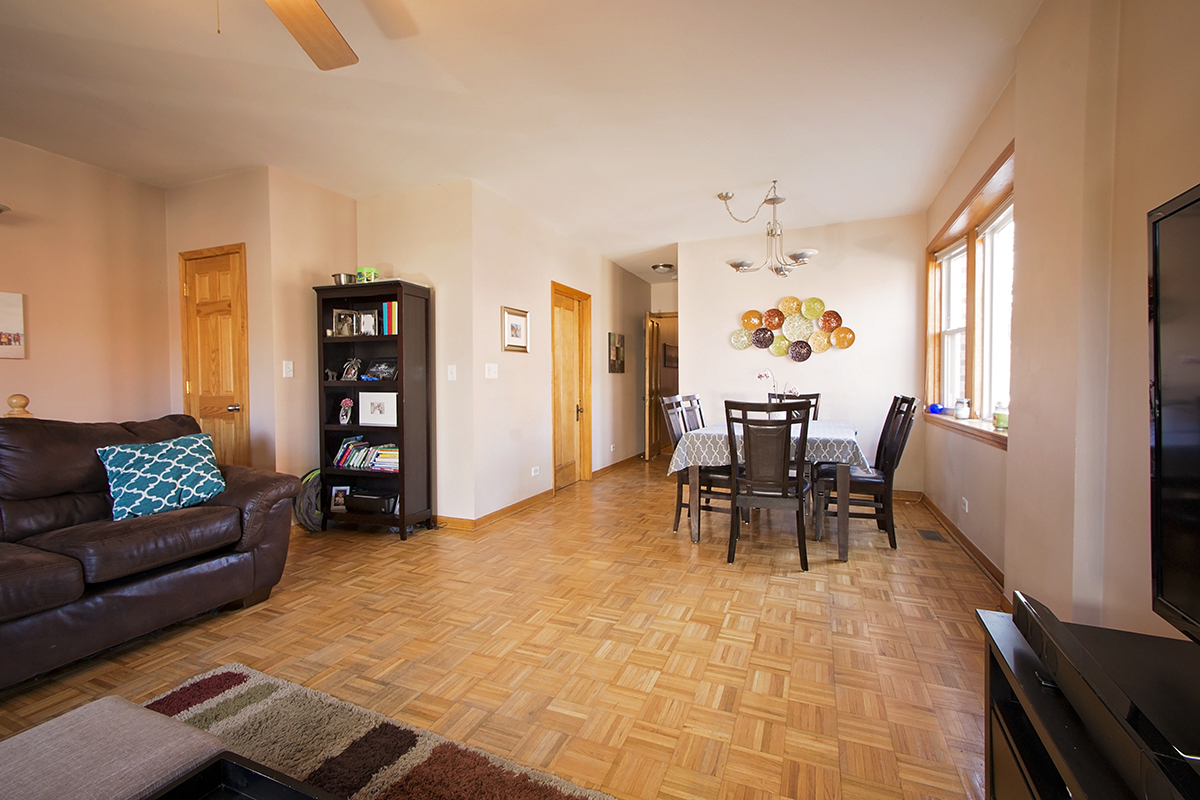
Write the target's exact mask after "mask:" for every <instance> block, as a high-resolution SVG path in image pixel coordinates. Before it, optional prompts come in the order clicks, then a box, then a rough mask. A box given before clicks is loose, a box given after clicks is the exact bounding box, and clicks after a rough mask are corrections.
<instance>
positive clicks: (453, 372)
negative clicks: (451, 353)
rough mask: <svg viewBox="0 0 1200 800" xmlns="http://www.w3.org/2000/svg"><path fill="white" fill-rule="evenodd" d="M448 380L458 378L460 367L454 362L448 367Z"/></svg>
mask: <svg viewBox="0 0 1200 800" xmlns="http://www.w3.org/2000/svg"><path fill="white" fill-rule="evenodd" d="M446 380H448V381H456V380H458V367H456V366H455V365H453V364H450V365H449V366H447V367H446Z"/></svg>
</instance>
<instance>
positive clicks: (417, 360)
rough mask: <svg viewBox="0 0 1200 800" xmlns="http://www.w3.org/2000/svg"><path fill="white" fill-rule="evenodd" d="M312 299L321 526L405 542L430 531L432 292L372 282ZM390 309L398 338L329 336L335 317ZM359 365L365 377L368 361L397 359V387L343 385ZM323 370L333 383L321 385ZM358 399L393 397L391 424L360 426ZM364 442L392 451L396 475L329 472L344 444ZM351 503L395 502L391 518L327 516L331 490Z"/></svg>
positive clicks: (323, 289)
mask: <svg viewBox="0 0 1200 800" xmlns="http://www.w3.org/2000/svg"><path fill="white" fill-rule="evenodd" d="M313 290H314V291H315V292H316V293H317V361H318V374H319V376H320V381H319V384H320V385H319V387H318V390H319V395H320V429H319V433H318V436H319V441H320V447H321V453H320V456H321V487H322V489H321V520H322V522H321V524H322V528H328V526H329V525H330V524H331V523H335V524H338V525H342V524H353V525H360V526H361V525H376V526H386V527H389V528H395V529H398V530H399V532H400V534H401V537H402V538H405V539H407V538H408V532H409V530H411V529H412V527H413V526H415V525H419V524H424V525H425V527H427V528H432V527H433V520H434V510H433V474H432V464H433V425H432V414H433V303H432V297H431V294H430V291H429V289H427V288H425V287H423V286H417V285H416V284H412V283H407V282H405V281H399V280H393V281H375V282H374V283H355V284H349V285H346V286H314V287H313ZM387 302H395V303H396V307H397V312H398V313H397V314H396V321H397V331H398V332H397V333H395V334H384V333H381V334H379V335H376V336H361V335H354V336H334V335H332V331H333V330H334V324H333V313H334V310H335V309H337V310H350V311H358V312H380V313H379V325H380V328H382V325H383V314H382V309H383V305H384V304H385V303H387ZM351 358H358V359H360V360H361V362H362V367H361V371H362V372H365V371H366V370H367V367H368V365H369V364H370V362H371V361H372V360H373V359H379V358H394V359H396V365H397V370H396V380H369V381H364V380H352V381H345V380H341V376H342V374H343V369H344V366H345V364H346V362H347V361H348V360H349V359H351ZM326 370H333V372H334V373H335V375H336V376H337V379H335V380H326ZM363 392H389V393H392V392H394V393H395V394H396V424H395V425H394V426H393V425H363V424H360V423H359V413H360V402H359V401H360V397H361V395H362V393H363ZM346 398H350V399H351V400H353V401H354V410H353V414H352V416H351V419H350V422H349V424H347V425H342V424H339V422H338V414H339V412H340V411H341V402H342V400H344V399H346ZM353 436H362V437H363V440H364V441H366V442H368V443H370V444H371V445H382V444H395V445H396V446H397V448H398V449H399V453H400V469H399V472H384V471H376V470H365V469H341V468H337V467H334V466H333V464H334V458H335V457H336V455H337V452H338V449H339V448H340V447H341V444H342V441H343V440H344V439H346V438H349V437H353ZM337 486H345V487H349V490H350V494H352V495H372V496H376V497H391V496H394V497H395V498H396V504H395V509H396V510H395V512H394V513H365V512H361V511H350V510H347V511H343V512H331V511H330V503H331V500H332V492H333V488H334V487H337Z"/></svg>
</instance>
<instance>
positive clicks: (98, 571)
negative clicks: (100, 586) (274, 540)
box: [21, 506, 242, 583]
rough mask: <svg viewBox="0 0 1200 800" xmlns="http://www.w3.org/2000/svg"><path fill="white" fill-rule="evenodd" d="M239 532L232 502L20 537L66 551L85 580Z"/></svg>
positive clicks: (232, 538) (130, 570)
mask: <svg viewBox="0 0 1200 800" xmlns="http://www.w3.org/2000/svg"><path fill="white" fill-rule="evenodd" d="M241 535H242V521H241V515H240V514H239V513H238V510H237V509H236V508H223V507H220V506H194V507H192V508H181V509H179V510H178V511H168V512H166V513H164V514H154V515H152V516H148V517H134V518H133V519H125V520H121V521H119V522H114V521H111V520H103V521H100V522H89V523H87V524H86V525H76V526H74V527H73V528H63V529H62V530H57V531H49V532H47V533H39V534H37V535H36V536H30V537H27V538H25V539H22V540H21V543H22V544H25V545H28V546H29V547H36V548H39V549H41V550H47V551H49V552H51V553H59V554H60V555H64V556H70V557H71V558H74V559H76V560H78V561H79V563H80V564H82V565H83V579H84V580H85V581H86V582H88V583H102V582H104V581H111V580H115V579H117V578H124V577H125V576H127V575H134V574H137V573H139V572H144V571H146V570H148V569H154V568H155V567H161V566H163V565H165V564H172V563H174V562H176V561H179V560H181V559H184V558H188V557H190V556H198V555H202V554H204V553H208V552H210V551H212V550H216V549H218V548H221V547H224V546H225V545H229V544H233V543H234V542H236V541H237V540H238V539H239V538H241Z"/></svg>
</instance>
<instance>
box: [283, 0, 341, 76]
mask: <svg viewBox="0 0 1200 800" xmlns="http://www.w3.org/2000/svg"><path fill="white" fill-rule="evenodd" d="M266 4H267V5H269V6H270V7H271V10H272V11H274V12H275V16H277V17H279V21H280V22H282V23H283V26H284V27H285V28H287V29H288V32H289V33H291V34H292V36H293V38H295V40H296V41H297V42H298V43H299V44H300V46H301V47H303V48H304V52H306V53H308V57H309V58H311V59H312V60H313V63H314V64H316V65H317V68H318V69H322V70H329V69H338V68H339V67H348V66H350V65H351V64H357V63H358V56H356V55H355V54H354V51H353V50H351V49H350V45H348V44H346V40H345V39H343V38H342V34H340V33H338V29H337V28H335V27H334V25H333V23H332V22H331V21H330V20H329V17H328V16H327V15H326V14H325V10H324V9H323V8H321V5H320V4H319V3H318V2H317V0H266Z"/></svg>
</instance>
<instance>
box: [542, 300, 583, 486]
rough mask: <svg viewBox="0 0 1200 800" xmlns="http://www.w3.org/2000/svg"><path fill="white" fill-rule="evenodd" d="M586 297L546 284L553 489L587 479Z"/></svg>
mask: <svg viewBox="0 0 1200 800" xmlns="http://www.w3.org/2000/svg"><path fill="white" fill-rule="evenodd" d="M591 317H592V313H591V296H590V295H588V294H585V293H583V292H580V291H577V290H575V289H572V288H570V287H569V286H563V285H562V284H559V283H551V322H550V327H551V340H552V342H553V350H554V357H553V361H554V367H553V371H554V374H553V379H552V381H551V383H552V385H553V392H554V488H555V489H562V488H563V487H565V486H570V485H571V484H572V483H575V482H576V481H578V480H581V479H582V480H590V479H591V477H592V436H591V431H592V422H591V420H592V414H591V405H592V403H591V386H592V376H591V373H592V366H591V339H592V337H591V328H592V321H591Z"/></svg>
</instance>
